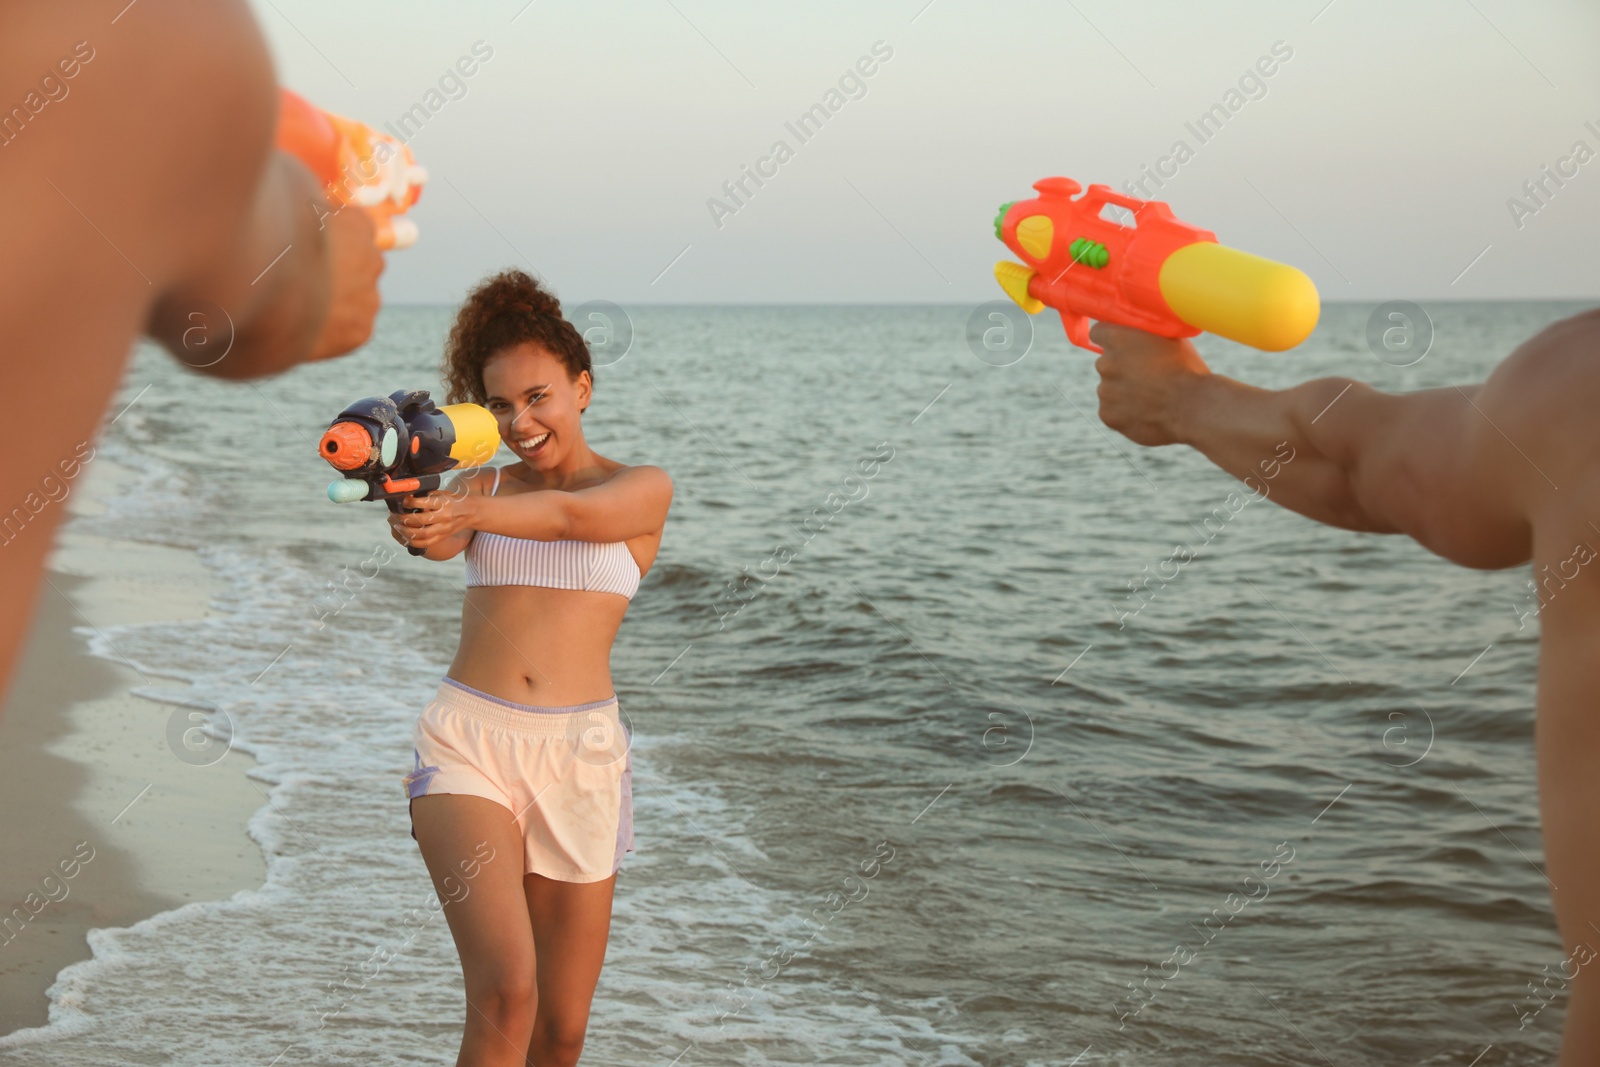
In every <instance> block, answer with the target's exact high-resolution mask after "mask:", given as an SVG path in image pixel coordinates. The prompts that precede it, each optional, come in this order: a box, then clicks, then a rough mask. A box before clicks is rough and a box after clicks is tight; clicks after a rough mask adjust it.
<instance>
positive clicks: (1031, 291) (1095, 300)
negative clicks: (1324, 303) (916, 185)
mask: <svg viewBox="0 0 1600 1067" xmlns="http://www.w3.org/2000/svg"><path fill="white" fill-rule="evenodd" d="M1033 187H1034V188H1035V189H1037V190H1038V191H1039V195H1038V196H1037V197H1036V198H1034V199H1032V200H1014V201H1012V202H1011V203H1009V204H1002V205H1001V206H1000V213H999V214H998V215H996V216H995V220H994V234H995V236H996V237H998V238H1000V240H1001V241H1003V242H1005V245H1006V247H1007V248H1009V249H1011V251H1013V252H1015V253H1016V254H1017V255H1018V256H1019V257H1021V259H1022V263H1012V262H1008V261H1005V260H1002V261H1001V262H999V263H996V264H995V265H994V276H995V280H996V281H998V282H999V283H1000V288H1002V289H1004V290H1005V292H1006V295H1007V296H1009V297H1011V299H1012V300H1015V301H1016V302H1017V304H1018V305H1019V306H1020V307H1021V308H1022V309H1023V310H1024V311H1026V312H1027V313H1028V314H1030V315H1035V314H1038V313H1039V312H1040V311H1043V310H1044V309H1045V307H1046V306H1049V307H1053V308H1055V309H1056V310H1057V311H1059V312H1060V313H1061V322H1062V325H1064V326H1065V327H1066V328H1067V339H1068V340H1070V341H1071V342H1072V343H1073V344H1075V345H1077V346H1078V347H1079V348H1087V349H1089V350H1090V351H1092V352H1099V351H1101V349H1100V347H1099V346H1098V345H1096V344H1094V343H1093V342H1091V341H1090V340H1089V320H1091V319H1098V320H1099V321H1101V322H1114V323H1116V324H1118V325H1120V326H1132V327H1135V328H1137V329H1140V330H1145V331H1146V332H1148V333H1153V334H1158V335H1160V336H1162V337H1193V336H1195V335H1196V334H1198V333H1200V332H1201V331H1202V330H1204V331H1207V332H1209V333H1214V334H1217V335H1219V336H1221V337H1226V338H1228V339H1230V340H1233V341H1238V342H1239V343H1241V344H1246V345H1250V346H1252V347H1254V348H1261V349H1265V350H1267V351H1269V352H1281V351H1283V350H1284V349H1286V348H1293V347H1294V346H1295V345H1297V344H1299V343H1300V342H1301V341H1304V340H1305V339H1306V338H1307V337H1308V336H1309V335H1310V333H1311V331H1312V330H1313V329H1315V328H1316V325H1317V317H1318V315H1319V313H1320V312H1321V302H1320V301H1319V299H1318V297H1317V287H1316V285H1314V284H1313V283H1312V281H1311V279H1310V278H1308V277H1306V275H1305V274H1304V273H1302V272H1301V271H1299V270H1296V269H1295V268H1294V267H1291V266H1288V265H1286V264H1283V263H1275V262H1273V261H1272V260H1270V259H1263V258H1261V257H1260V256H1253V255H1251V254H1250V253H1248V252H1240V251H1238V250H1237V249H1233V248H1228V247H1226V246H1224V245H1220V244H1218V243H1217V235H1216V234H1214V233H1212V232H1211V231H1210V230H1202V229H1200V228H1199V227H1198V226H1191V225H1189V224H1188V223H1187V222H1183V221H1180V220H1179V219H1178V218H1177V217H1176V216H1175V215H1173V214H1172V209H1171V208H1170V207H1168V206H1167V205H1166V204H1165V203H1162V202H1161V201H1159V200H1139V199H1137V198H1135V197H1131V196H1123V195H1121V194H1120V193H1117V192H1114V191H1113V190H1112V189H1111V187H1110V186H1108V185H1091V186H1089V188H1088V191H1086V192H1084V194H1083V196H1081V197H1079V198H1078V199H1076V200H1074V199H1073V197H1074V196H1075V195H1076V194H1077V193H1078V192H1079V191H1080V190H1081V189H1082V188H1083V187H1082V186H1080V185H1079V184H1078V183H1077V182H1075V181H1073V180H1072V179H1071V178H1045V179H1043V180H1041V181H1037V182H1034V183H1033ZM1107 205H1112V206H1114V207H1120V208H1125V209H1126V210H1127V211H1128V212H1130V213H1131V214H1132V221H1131V222H1128V223H1122V222H1118V221H1115V220H1113V219H1111V218H1106V217H1103V216H1104V214H1105V210H1106V207H1107ZM1024 264H1026V266H1024Z"/></svg>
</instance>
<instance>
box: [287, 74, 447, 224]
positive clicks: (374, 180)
mask: <svg viewBox="0 0 1600 1067" xmlns="http://www.w3.org/2000/svg"><path fill="white" fill-rule="evenodd" d="M277 145H278V147H279V148H281V149H283V150H284V151H285V152H289V153H291V154H292V155H294V156H295V157H297V158H298V159H299V160H300V162H302V163H304V164H305V165H306V167H307V169H309V170H310V171H311V173H312V174H315V175H316V176H317V180H318V181H320V182H321V183H322V189H323V192H324V193H325V194H326V195H327V197H328V202H329V203H331V204H332V205H333V206H334V208H335V209H336V210H343V209H344V208H345V207H346V206H347V205H349V204H355V205H356V206H357V207H360V208H362V209H363V210H365V211H366V212H367V213H368V214H370V215H371V216H372V221H373V224H374V225H375V226H376V228H377V231H378V247H379V248H382V249H386V250H387V249H391V248H409V247H411V246H412V245H413V244H415V243H416V240H417V226H416V223H414V222H412V221H411V220H410V219H405V218H401V217H400V216H401V215H404V214H405V213H406V212H407V211H409V210H411V206H412V205H413V204H415V203H416V202H417V198H418V197H420V196H421V195H422V186H423V183H424V182H426V181H427V180H428V172H427V171H426V170H424V169H423V168H422V167H419V166H418V165H417V161H416V159H414V158H413V157H412V155H411V149H410V148H408V147H407V146H406V144H405V142H404V141H401V140H399V139H398V138H395V137H390V136H389V135H388V134H385V133H379V132H378V131H377V130H374V129H373V128H372V127H371V126H368V125H366V124H365V123H361V122H356V121H355V120H353V119H347V118H343V117H341V116H339V115H334V114H330V113H329V112H326V111H323V110H322V109H321V108H319V107H317V106H315V105H314V104H311V103H309V102H307V101H306V100H305V98H303V97H301V96H299V95H297V94H295V93H292V92H290V91H289V90H288V89H279V90H278V131H277Z"/></svg>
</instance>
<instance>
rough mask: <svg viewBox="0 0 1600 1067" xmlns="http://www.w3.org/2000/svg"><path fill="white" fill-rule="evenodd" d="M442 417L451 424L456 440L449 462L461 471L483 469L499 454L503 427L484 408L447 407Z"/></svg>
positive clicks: (440, 410)
mask: <svg viewBox="0 0 1600 1067" xmlns="http://www.w3.org/2000/svg"><path fill="white" fill-rule="evenodd" d="M439 412H440V414H442V415H444V416H445V417H447V418H448V419H449V420H450V423H451V425H452V426H454V427H455V430H456V439H455V441H454V442H453V443H452V444H451V445H450V458H451V459H453V460H455V461H456V462H457V464H459V465H460V466H462V467H481V466H483V465H484V464H485V463H488V462H489V461H490V460H491V459H493V458H494V454H495V453H496V452H498V451H499V450H500V423H499V422H498V421H497V420H496V419H495V417H494V415H493V414H492V413H491V412H490V411H489V409H488V408H486V407H484V406H483V405H481V404H446V405H444V406H443V407H441V408H440V409H439Z"/></svg>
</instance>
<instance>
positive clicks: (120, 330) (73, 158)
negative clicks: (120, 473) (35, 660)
mask: <svg viewBox="0 0 1600 1067" xmlns="http://www.w3.org/2000/svg"><path fill="white" fill-rule="evenodd" d="M114 14H116V12H115V11H114V10H113V11H108V10H106V9H105V7H104V6H103V5H90V4H85V3H51V4H11V5H8V6H7V8H6V14H5V24H6V25H5V32H4V33H0V70H4V71H8V72H10V73H11V74H12V75H14V76H15V77H14V78H13V80H12V81H10V82H8V83H7V84H8V86H9V88H7V89H6V92H5V96H4V97H0V107H4V108H7V109H9V108H11V107H12V105H14V104H19V103H21V102H23V101H24V100H25V99H26V97H27V94H28V93H29V91H30V90H34V89H37V88H38V82H39V79H41V78H43V77H45V76H47V75H48V76H50V77H52V78H54V79H55V82H56V85H57V86H58V88H56V89H55V90H54V93H55V94H57V95H58V96H59V98H57V99H52V100H51V101H50V102H49V103H48V104H46V105H45V106H44V107H43V108H42V110H40V111H38V112H37V113H34V114H31V116H30V115H29V112H28V111H27V110H24V111H23V116H24V117H25V118H24V122H25V124H21V123H19V122H18V121H17V119H16V116H15V115H14V113H13V112H11V111H9V110H6V111H4V112H0V118H5V117H7V116H10V117H11V118H12V126H11V127H10V128H9V129H7V130H6V131H5V132H4V133H3V134H0V142H3V143H0V184H3V186H4V189H5V194H6V195H4V196H0V233H4V234H5V240H4V242H3V243H0V336H3V337H4V338H5V339H6V342H5V343H6V352H7V357H8V358H7V370H8V372H9V378H8V382H7V384H8V386H9V388H10V389H11V391H12V394H13V395H14V396H17V397H22V398H27V399H26V400H25V402H26V403H27V404H31V405H34V406H36V407H38V406H41V405H47V406H48V408H49V411H48V414H47V415H46V414H45V413H44V412H40V411H35V412H34V415H35V416H37V417H30V418H28V419H27V422H26V426H27V432H25V433H19V434H16V435H15V439H14V441H13V442H12V450H11V457H10V460H9V462H7V463H6V464H5V465H4V466H3V467H0V549H3V550H0V586H3V587H4V588H5V589H6V590H7V608H8V610H7V611H5V612H4V613H3V614H0V696H3V692H4V691H5V690H8V689H9V686H10V680H11V676H12V673H13V670H14V668H15V665H16V658H17V655H18V653H19V651H20V648H21V643H22V640H23V637H24V635H25V634H26V633H27V631H28V627H29V624H30V622H31V619H32V615H33V608H34V605H35V604H36V603H37V598H38V595H39V590H40V589H41V587H42V581H41V579H42V578H43V574H44V560H45V557H46V556H47V554H48V552H49V550H50V547H51V544H52V543H53V541H54V532H55V528H56V525H57V524H58V523H59V522H60V521H61V519H62V516H63V515H64V514H65V508H64V507H63V506H62V505H60V504H59V503H54V502H49V501H47V500H46V494H47V493H49V492H50V489H49V486H50V485H52V484H55V483H63V482H69V481H70V479H71V478H72V477H74V476H76V475H77V474H78V473H79V471H78V464H76V463H73V464H71V465H70V466H64V464H67V463H68V462H69V461H72V460H74V457H77V459H79V460H84V461H88V460H92V456H93V453H92V452H89V450H88V444H89V442H92V441H93V440H94V438H95V436H96V433H97V431H98V428H99V426H100V424H101V422H102V420H103V418H104V417H105V416H106V414H107V408H108V406H109V404H110V403H111V399H112V396H113V395H114V393H115V392H116V389H117V386H118V384H119V383H120V381H121V380H122V374H123V367H124V364H125V363H126V362H127V358H128V354H129V352H130V351H131V350H132V347H133V344H134V342H135V340H137V339H138V337H139V336H140V335H141V334H143V335H148V336H150V337H152V338H154V339H155V340H157V341H159V342H160V343H161V344H163V345H164V346H165V347H166V348H167V349H168V350H170V351H171V352H172V353H173V354H174V355H175V356H177V357H178V358H180V359H181V360H183V361H184V362H185V363H186V364H188V365H190V366H192V367H194V368H195V369H196V370H197V371H198V372H199V373H204V374H208V375H212V376H214V377H221V378H234V379H244V378H257V377H261V376H264V375H268V374H275V373H278V372H279V371H283V370H286V369H288V368H289V367H292V366H294V365H296V364H298V363H301V362H304V361H306V360H311V359H326V358H330V357H333V356H336V355H340V354H342V353H344V352H348V351H349V350H351V349H353V348H355V347H357V346H359V345H361V344H363V343H365V341H366V340H367V338H368V336H369V335H370V334H371V330H372V322H373V318H374V316H375V315H376V313H377V309H378V290H377V279H378V275H379V273H380V272H381V271H382V269H383V257H382V255H381V254H380V253H379V252H378V251H377V249H376V248H375V247H374V245H373V227H372V223H371V221H370V220H369V219H368V218H367V216H366V215H365V213H364V212H361V211H359V210H355V211H341V212H339V213H338V214H337V215H335V216H333V217H332V218H330V219H328V221H327V224H326V226H325V227H320V225H319V221H318V214H317V211H316V210H313V208H312V206H311V205H312V202H313V201H314V202H316V203H317V204H319V205H322V206H321V211H322V212H323V213H324V214H326V213H327V211H328V208H327V206H326V204H325V203H324V202H323V199H322V195H321V192H320V190H319V189H318V186H317V182H316V179H315V178H313V177H312V175H311V174H310V172H308V171H307V170H306V169H305V168H304V167H303V166H302V165H301V164H300V163H299V162H298V161H297V160H295V159H294V158H293V157H291V156H289V155H287V154H285V153H282V152H279V151H277V150H276V149H274V148H273V146H272V139H273V128H274V123H275V122H276V114H277V111H276V108H277V96H276V78H275V76H274V73H273V70H272V63H271V59H270V57H269V56H268V54H267V50H266V44H265V42H264V41H263V40H262V38H261V34H260V31H259V30H258V29H257V27H256V24H255V21H254V19H253V18H252V17H251V15H250V11H249V8H248V6H247V5H246V4H245V3H243V2H242V0H144V2H142V3H139V4H137V5H134V6H132V7H130V8H129V9H128V10H126V11H125V12H123V14H122V15H121V16H120V17H119V18H118V20H117V21H116V22H115V23H114V24H113V23H112V22H111V18H112V15H114ZM78 42H83V44H84V47H82V48H81V49H79V50H78V55H79V57H80V61H79V62H78V65H77V67H76V69H75V73H74V74H73V75H72V76H70V77H65V76H64V70H63V68H62V67H61V66H60V64H61V61H62V59H63V57H67V56H70V55H73V54H74V52H73V50H74V44H75V43H78ZM84 55H89V56H91V58H88V59H87V60H86V61H83V60H82V59H81V57H82V56H84ZM63 88H64V89H65V90H66V92H65V95H60V93H61V90H62V89H63ZM286 248H287V249H288V250H287V251H285V249H286ZM280 253H282V258H281V259H279V260H278V261H277V262H276V263H273V259H274V257H276V256H278V255H279V254H280ZM269 265H270V266H271V269H270V270H268V269H267V268H268V266H269ZM263 271H265V273H263ZM214 308H220V309H221V310H222V312H223V315H222V316H221V317H220V321H219V317H218V316H217V315H216V314H215V312H214V310H213V309H214ZM197 313H198V314H200V315H201V316H202V317H201V318H198V319H197V318H195V317H194V316H195V315H196V314H197ZM230 321H231V329H230V327H229V326H228V323H229V322H230ZM197 329H198V332H197ZM230 334H231V337H232V342H231V348H228V347H227V344H228V336H229V335H230ZM186 342H187V345H186ZM197 342H204V343H205V344H209V345H211V346H212V347H210V348H203V349H202V348H199V347H197ZM224 348H226V349H227V355H226V356H225V357H223V358H222V359H220V360H217V361H216V362H212V363H210V365H208V366H201V364H203V363H207V362H208V361H211V360H213V359H214V358H215V357H214V355H213V353H217V352H220V351H222V350H223V349H224ZM86 452H87V453H88V460H85V453H86ZM42 486H43V487H44V488H41V487H42ZM55 495H56V497H57V499H59V496H60V490H59V488H58V489H57V490H56V491H55ZM41 502H44V506H43V507H40V503H41Z"/></svg>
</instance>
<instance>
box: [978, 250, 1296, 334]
mask: <svg viewBox="0 0 1600 1067" xmlns="http://www.w3.org/2000/svg"><path fill="white" fill-rule="evenodd" d="M996 269H997V270H998V268H996ZM1002 284H1004V283H1002ZM1159 284H1160V286H1161V295H1162V297H1164V298H1165V299H1166V301H1167V306H1168V307H1170V308H1172V312H1173V314H1175V315H1177V316H1178V318H1180V319H1182V320H1183V321H1184V322H1186V323H1188V324H1189V325H1190V326H1193V327H1195V328H1196V329H1200V330H1205V331H1206V332H1208V333H1214V334H1217V335H1218V336H1219V337H1226V338H1228V339H1229V340H1232V341H1238V342H1239V343H1240V344H1246V345H1250V346H1251V347H1252V348H1260V349H1264V350H1266V351H1268V352H1282V351H1283V350H1284V349H1286V348H1293V347H1294V346H1295V345H1297V344H1299V343H1300V342H1301V341H1304V340H1305V339H1306V338H1307V337H1308V336H1310V334H1311V331H1312V330H1314V329H1315V328H1316V326H1317V317H1318V316H1319V315H1320V314H1321V311H1322V303H1321V301H1320V300H1319V299H1318V297H1317V287H1316V285H1315V284H1313V283H1312V281H1311V279H1310V278H1308V277H1306V275H1305V274H1304V273H1303V272H1301V271H1299V270H1296V269H1295V268H1294V267H1291V266H1288V265H1287V264H1284V263H1276V262H1274V261H1272V260H1270V259H1263V258H1262V257H1260V256H1253V255H1251V254H1250V253H1249V252H1240V251H1239V250H1238V249H1236V248H1227V247H1225V246H1223V245H1219V244H1217V243H1216V242H1214V241H1197V242H1195V243H1194V244H1192V245H1185V246H1184V247H1183V248H1180V249H1178V250H1177V251H1176V252H1174V253H1172V255H1170V256H1168V257H1167V261H1166V262H1165V263H1163V264H1162V265H1161V274H1160V278H1159Z"/></svg>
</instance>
